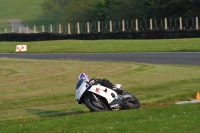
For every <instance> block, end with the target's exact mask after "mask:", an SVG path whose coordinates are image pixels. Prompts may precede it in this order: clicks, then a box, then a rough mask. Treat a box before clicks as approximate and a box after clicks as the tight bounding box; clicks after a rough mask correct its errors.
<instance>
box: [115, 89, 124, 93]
mask: <svg viewBox="0 0 200 133" xmlns="http://www.w3.org/2000/svg"><path fill="white" fill-rule="evenodd" d="M115 91H116V92H117V94H119V95H122V94H123V93H124V90H121V89H118V88H117V89H116V90H115Z"/></svg>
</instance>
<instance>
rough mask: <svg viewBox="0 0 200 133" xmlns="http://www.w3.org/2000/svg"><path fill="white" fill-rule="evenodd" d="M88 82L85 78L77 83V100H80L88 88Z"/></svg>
mask: <svg viewBox="0 0 200 133" xmlns="http://www.w3.org/2000/svg"><path fill="white" fill-rule="evenodd" d="M88 86H89V85H88V84H87V83H86V82H85V80H79V81H78V83H77V84H76V96H75V98H76V100H77V101H79V100H80V98H81V96H82V95H83V93H84V92H85V90H86V89H87V88H88Z"/></svg>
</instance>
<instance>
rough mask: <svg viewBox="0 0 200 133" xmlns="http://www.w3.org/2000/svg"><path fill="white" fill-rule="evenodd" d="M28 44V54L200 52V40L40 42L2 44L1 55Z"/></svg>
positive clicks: (0, 44) (0, 43)
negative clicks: (17, 46)
mask: <svg viewBox="0 0 200 133" xmlns="http://www.w3.org/2000/svg"><path fill="white" fill-rule="evenodd" d="M20 44H26V45H27V48H28V51H27V53H105V52H106V53H113V52H177V51H178V52H198V51H200V39H199V38H190V39H161V40H59V41H58V40H57V41H39V42H0V46H1V49H0V53H14V52H15V48H16V45H20Z"/></svg>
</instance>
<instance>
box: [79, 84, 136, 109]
mask: <svg viewBox="0 0 200 133" xmlns="http://www.w3.org/2000/svg"><path fill="white" fill-rule="evenodd" d="M115 86H116V88H118V89H120V87H121V84H115ZM75 99H76V102H77V103H78V104H83V105H85V106H86V107H87V108H89V109H90V111H91V112H94V111H97V112H102V111H111V110H126V109H138V108H140V102H139V100H138V99H137V98H136V97H135V96H133V95H132V94H130V93H127V92H124V93H123V94H121V95H119V94H117V92H115V91H114V90H112V89H110V88H107V87H105V86H102V85H100V84H95V85H90V84H88V83H87V82H86V81H85V80H79V81H78V82H77V84H76V94H75Z"/></svg>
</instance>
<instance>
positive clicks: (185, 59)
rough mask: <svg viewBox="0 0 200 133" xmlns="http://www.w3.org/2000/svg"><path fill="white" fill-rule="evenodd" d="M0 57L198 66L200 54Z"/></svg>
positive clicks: (89, 54)
mask: <svg viewBox="0 0 200 133" xmlns="http://www.w3.org/2000/svg"><path fill="white" fill-rule="evenodd" d="M0 57H7V58H23V59H45V60H67V59H72V60H89V61H115V62H141V63H153V64H186V65H189V64H191V65H200V52H148V53H81V54H80V53H63V54H53V53H51V54H26V53H14V54H8V53H2V54H0Z"/></svg>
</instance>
